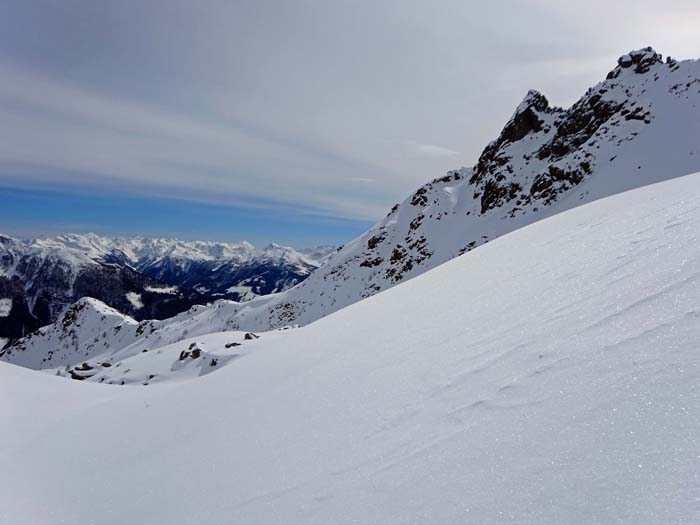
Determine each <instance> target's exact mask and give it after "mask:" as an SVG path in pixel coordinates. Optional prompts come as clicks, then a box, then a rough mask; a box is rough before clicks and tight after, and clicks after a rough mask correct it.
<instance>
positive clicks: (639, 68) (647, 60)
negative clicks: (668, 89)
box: [607, 47, 676, 80]
mask: <svg viewBox="0 0 700 525" xmlns="http://www.w3.org/2000/svg"><path fill="white" fill-rule="evenodd" d="M666 60H667V62H666V63H667V64H668V65H671V66H674V65H675V64H676V61H675V60H673V59H672V58H671V57H668V58H667V59H666ZM656 64H663V57H662V56H661V54H660V53H657V52H656V51H655V50H654V49H653V48H652V47H645V48H642V49H637V50H635V51H630V52H629V53H627V54H625V55H622V56H621V57H620V58H618V59H617V67H615V69H613V70H612V71H611V72H610V73H608V76H607V80H611V79H613V78H617V77H619V76H620V74H621V73H622V72H623V71H625V70H627V71H630V72H632V73H636V74H639V75H642V74H644V73H647V72H649V70H650V69H651V68H652V67H653V66H654V65H656Z"/></svg>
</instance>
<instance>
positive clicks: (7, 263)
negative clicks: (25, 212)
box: [0, 234, 335, 347]
mask: <svg viewBox="0 0 700 525" xmlns="http://www.w3.org/2000/svg"><path fill="white" fill-rule="evenodd" d="M334 251H335V248H334V247H330V246H320V247H317V248H312V249H309V250H301V251H300V250H296V249H294V248H290V247H285V246H279V245H276V244H270V245H269V246H267V247H265V248H262V249H259V248H256V247H255V246H253V245H252V244H250V243H248V242H245V241H243V242H238V243H222V242H209V241H181V240H176V239H147V238H143V237H134V238H108V237H100V236H97V235H94V234H84V235H82V234H81V235H78V234H69V235H61V236H58V237H52V238H39V239H31V240H20V239H14V238H11V237H7V236H1V235H0V338H3V339H4V340H5V341H7V340H10V339H15V338H19V337H22V336H23V335H25V334H26V333H29V332H31V331H33V330H36V329H37V328H39V327H40V326H43V325H46V324H49V323H51V322H53V321H55V320H56V318H57V317H58V316H59V315H60V314H61V313H62V312H63V311H64V310H65V308H66V307H67V306H68V305H70V304H72V303H74V302H75V301H77V300H78V299H80V298H82V297H94V298H97V299H99V300H100V301H103V302H104V303H106V304H107V305H109V306H111V307H113V308H115V309H116V310H118V311H120V312H122V313H124V314H128V315H129V316H131V317H133V318H135V319H139V320H140V319H164V318H167V317H171V316H173V315H175V314H177V313H179V312H182V311H184V310H187V309H188V308H189V307H191V306H192V305H195V304H206V303H208V302H212V301H214V300H216V299H221V298H226V299H231V300H235V301H247V300H250V299H253V298H255V297H258V296H260V295H267V294H271V293H277V292H281V291H284V290H287V289H288V288H291V287H293V286H294V285H296V284H298V283H299V282H301V281H303V280H304V279H306V278H307V277H308V276H309V275H310V274H311V272H313V271H314V270H315V269H316V268H318V267H319V266H320V265H321V264H323V261H324V260H325V258H327V257H328V255H329V254H330V253H332V252H334ZM0 343H1V341H0ZM3 345H4V343H2V344H0V347H1V346H3Z"/></svg>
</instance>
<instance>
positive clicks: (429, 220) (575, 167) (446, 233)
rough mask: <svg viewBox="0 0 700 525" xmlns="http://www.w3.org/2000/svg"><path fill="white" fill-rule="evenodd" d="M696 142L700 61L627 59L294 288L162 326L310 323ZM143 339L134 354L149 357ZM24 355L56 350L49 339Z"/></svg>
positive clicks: (28, 346)
mask: <svg viewBox="0 0 700 525" xmlns="http://www.w3.org/2000/svg"><path fill="white" fill-rule="evenodd" d="M698 137H700V61H698V60H687V61H681V62H677V61H675V60H673V59H670V58H669V59H667V60H666V61H665V62H664V61H663V60H662V58H661V55H659V54H658V53H656V52H655V51H654V50H652V49H651V48H646V49H642V50H638V51H633V52H630V53H629V54H627V55H624V56H622V57H620V59H619V60H618V65H617V66H616V67H615V68H614V69H613V70H612V71H611V72H610V73H609V74H608V76H607V78H606V79H605V80H604V81H602V82H600V83H599V84H597V85H596V86H594V87H592V88H590V89H589V90H588V91H587V92H586V93H585V94H584V95H583V96H582V97H581V99H580V100H579V101H577V102H576V103H575V104H574V105H573V106H572V107H571V108H569V109H566V110H565V109H561V108H556V107H551V106H550V105H549V103H548V102H547V100H546V98H545V97H544V96H543V95H541V94H539V93H537V92H534V91H531V92H529V93H528V94H527V95H526V97H525V99H524V100H523V101H522V103H521V104H519V105H518V107H517V108H516V110H515V112H514V114H513V116H512V118H511V119H510V120H509V121H508V122H507V123H506V125H505V127H504V128H503V131H502V132H501V134H500V135H499V137H498V138H497V139H496V140H494V141H493V142H492V143H491V144H489V145H488V146H487V147H486V148H485V149H484V151H483V153H482V155H481V156H480V158H479V160H478V162H477V163H476V166H475V167H473V168H462V169H460V170H456V171H453V172H450V173H448V174H447V175H446V176H445V177H442V178H439V179H435V180H433V181H432V182H430V183H428V184H426V185H424V186H423V187H421V188H419V189H418V190H417V191H416V192H414V193H413V194H412V195H410V196H409V197H408V198H407V199H406V200H404V201H403V202H402V203H400V204H397V205H396V206H394V207H393V208H392V209H391V211H390V212H389V213H388V215H387V216H386V217H385V218H384V219H383V220H382V221H381V222H379V223H378V224H377V225H376V226H374V227H373V228H371V229H370V230H369V231H368V232H366V233H365V234H364V235H362V236H360V237H359V238H357V239H355V240H353V241H352V242H349V243H347V244H346V245H345V246H343V247H342V249H340V250H339V251H337V252H336V253H333V254H332V255H330V256H329V257H328V258H327V259H326V261H325V264H324V265H323V266H322V267H321V268H319V269H318V270H317V271H315V272H314V273H313V274H311V276H310V277H309V278H308V279H306V280H304V281H303V282H301V283H300V284H298V285H297V286H295V287H293V288H291V289H289V290H287V291H285V292H282V293H278V294H273V295H269V296H265V297H259V298H255V299H253V300H251V301H248V302H245V303H237V302H230V301H227V302H218V303H216V304H215V305H213V306H212V307H210V308H209V309H207V308H201V309H200V308H198V309H194V310H193V311H191V312H186V313H183V314H181V315H179V316H177V317H176V318H174V319H172V320H167V321H164V322H160V323H156V324H155V325H156V326H158V327H159V330H165V331H167V332H168V333H170V334H172V330H174V329H173V328H172V327H174V326H180V325H179V323H181V322H183V321H186V322H187V323H188V324H189V325H192V326H195V325H197V324H201V325H202V326H209V327H211V330H235V331H238V330H245V331H265V330H272V329H276V328H281V327H285V326H290V325H297V324H299V325H305V324H308V323H310V322H313V321H316V320H317V319H320V318H322V317H324V316H326V315H328V314H330V313H332V312H335V311H337V310H339V309H341V308H344V307H346V306H348V305H350V304H353V303H355V302H357V301H360V300H362V299H364V298H367V297H370V296H372V295H374V294H376V293H378V292H381V291H383V290H386V289H388V288H391V287H393V286H394V285H396V284H398V283H400V282H403V281H406V280H408V279H411V278H413V277H416V276H417V275H420V274H422V273H424V272H426V271H428V270H430V269H432V268H435V267H436V266H438V265H440V264H443V263H444V262H446V261H448V260H450V259H452V258H454V257H456V256H458V255H460V254H463V253H466V252H468V251H470V250H472V249H474V248H475V247H477V246H480V245H483V244H484V243H486V242H489V241H491V240H493V239H495V238H497V237H499V236H501V235H504V234H506V233H508V232H511V231H513V230H516V229H518V228H520V227H522V226H525V225H528V224H530V223H533V222H535V221H538V220H541V219H543V218H545V217H548V216H551V215H554V214H556V213H559V212H561V211H564V210H567V209H570V208H573V207H575V206H578V205H580V204H583V203H585V202H588V201H592V200H595V199H599V198H601V197H604V196H606V195H611V194H615V193H619V192H622V191H625V190H628V189H631V188H636V187H639V186H644V185H647V184H650V183H653V182H656V181H660V180H664V179H669V178H673V177H678V176H681V175H685V174H688V173H692V172H695V171H698V170H700V141H699V140H698ZM58 329H59V330H60V327H59V328H58ZM175 331H177V329H175ZM141 339H142V341H141V342H139V343H130V344H135V345H136V346H138V345H140V346H141V347H143V348H147V347H148V345H149V344H150V343H149V342H148V340H147V339H146V338H145V337H141ZM67 344H68V345H69V346H70V345H72V343H67ZM107 344H108V345H110V346H111V345H113V343H112V342H111V341H107ZM19 345H20V346H21V347H22V348H23V349H25V350H24V351H26V352H32V351H37V352H39V353H43V352H44V350H42V349H45V348H47V345H46V344H45V343H44V342H42V337H41V335H39V336H38V337H35V338H34V339H33V340H32V341H31V343H28V342H26V341H22V342H20V343H19ZM70 348H72V346H70ZM32 349H34V350H32Z"/></svg>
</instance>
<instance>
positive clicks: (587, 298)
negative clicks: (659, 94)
mask: <svg viewBox="0 0 700 525" xmlns="http://www.w3.org/2000/svg"><path fill="white" fill-rule="evenodd" d="M663 67H666V66H663ZM657 177H658V178H664V177H665V175H662V174H659V175H657ZM590 188H591V191H592V189H593V186H592V185H591V186H590ZM698 202H700V174H698V175H691V176H686V177H679V178H674V179H673V180H668V181H666V182H662V183H660V184H655V185H650V186H646V187H643V188H641V189H636V190H633V191H628V192H625V193H622V194H619V195H616V196H613V197H609V198H605V199H602V200H598V201H596V202H593V203H590V204H586V205H584V206H580V207H577V208H576V209H572V210H569V211H566V212H564V213H561V214H559V215H557V216H554V217H550V218H547V219H546V220H542V221H539V222H537V223H536V224H532V225H529V226H527V227H524V228H521V229H518V230H517V231H514V232H512V233H510V234H508V235H504V236H501V237H500V238H498V239H495V240H493V241H491V242H489V243H488V244H487V245H485V246H479V247H478V248H477V249H474V250H472V251H470V252H469V253H467V254H465V255H464V256H462V257H458V258H455V259H454V260H452V261H449V262H447V263H445V264H443V265H441V266H439V267H437V268H435V269H433V270H432V271H430V272H427V273H424V274H423V275H421V276H419V277H417V278H415V279H411V280H410V281H407V282H405V283H403V284H402V285H401V286H397V287H395V288H392V289H391V290H387V291H385V292H384V293H381V294H377V295H375V296H374V297H371V298H368V299H367V300H364V301H361V302H358V303H357V304H354V305H352V306H349V307H348V308H345V309H343V310H341V311H338V312H336V313H334V314H332V315H329V316H327V317H326V318H324V319H321V320H319V321H317V322H315V323H312V324H310V325H309V326H305V327H302V328H299V329H291V330H284V331H279V332H271V333H262V334H256V335H258V336H259V338H257V339H256V338H254V337H253V336H250V338H249V339H245V337H244V336H243V337H242V334H237V333H226V332H225V333H220V334H208V335H206V337H204V334H203V336H202V337H200V336H199V335H197V334H194V335H193V337H194V339H195V340H193V341H192V342H194V343H195V345H194V346H191V345H192V342H189V340H188V342H187V344H183V343H180V344H176V345H175V346H171V347H167V348H166V347H165V346H162V347H160V349H162V350H163V352H162V353H161V354H152V352H154V350H155V349H156V348H159V347H158V345H157V344H154V345H153V346H152V347H151V349H149V350H148V351H147V352H140V353H135V354H133V356H132V357H131V358H124V356H120V357H119V358H120V359H122V358H123V359H122V362H123V363H124V364H123V365H122V367H126V366H127V363H128V362H129V360H130V359H131V360H132V361H131V363H133V364H134V366H133V367H132V369H133V370H138V371H139V373H141V372H143V371H145V368H143V367H141V368H139V366H141V365H142V364H143V362H139V361H137V360H139V359H150V360H151V365H153V366H156V365H158V366H160V367H161V368H160V370H169V369H171V367H172V373H173V374H176V373H179V372H180V371H181V370H183V369H184V367H190V368H188V369H187V370H190V372H188V376H189V377H191V376H193V375H196V376H198V375H201V374H199V372H198V370H201V369H202V368H204V367H205V366H207V365H208V363H210V362H211V359H212V356H215V355H223V353H224V352H226V351H227V350H232V351H234V352H235V353H236V354H237V356H236V357H235V358H231V359H230V360H228V361H227V363H226V364H224V365H223V366H221V367H217V370H215V371H214V372H213V373H208V374H206V375H203V376H202V377H198V378H197V379H192V380H188V381H168V382H164V383H158V382H157V381H156V382H154V383H153V384H149V386H145V387H144V386H134V387H118V386H109V385H105V384H101V385H100V384H94V383H92V382H90V381H82V382H79V381H67V380H65V379H63V378H61V377H53V376H52V375H49V374H44V373H37V372H35V371H32V370H27V369H25V368H21V367H17V366H13V365H11V364H8V363H0V385H2V386H1V387H0V388H2V392H3V395H2V396H0V416H1V417H2V420H3V421H4V422H5V423H6V428H7V429H8V430H9V431H4V432H1V433H0V450H1V451H2V453H1V454H0V472H2V473H3V474H2V475H3V477H4V479H6V480H8V482H7V483H5V484H4V487H3V490H2V491H0V522H2V523H12V524H14V525H23V524H32V525H33V524H36V523H61V522H65V523H93V522H98V523H101V524H106V525H109V524H121V523H140V522H143V521H144V520H147V521H148V522H150V523H268V524H269V523H318V524H326V523H455V524H457V523H465V522H468V523H494V522H515V523H570V522H580V523H583V522H585V523H617V522H625V523H693V522H695V521H696V520H697V517H698V513H699V512H700V507H699V506H698V499H697V494H698V492H699V491H700V480H699V479H698V476H697V473H698V468H699V466H700V459H699V458H700V445H698V439H697V437H698V434H699V432H700V360H699V359H698V346H697V341H698V340H699V339H700V323H698V316H700V310H699V307H698V305H699V304H700V300H699V299H700V297H699V292H698V290H700V286H699V285H700V254H699V253H698V250H697V246H698V245H699V244H700V206H698ZM86 308H87V307H86ZM100 308H101V307H100V306H99V304H97V303H95V304H93V305H92V310H91V311H93V312H94V311H99V310H100ZM220 309H221V308H220ZM204 310H206V311H207V312H209V313H208V314H207V315H209V316H210V317H209V318H208V319H210V320H211V321H212V322H211V323H210V325H209V327H208V328H209V329H210V331H215V330H217V329H218V326H217V325H216V323H215V322H213V320H214V317H213V314H212V313H211V309H204ZM204 310H203V311H204ZM86 311H87V310H86ZM91 315H92V314H91ZM100 315H105V316H110V312H108V311H104V310H102V311H101V313H100ZM86 319H87V317H86ZM181 321H183V322H185V323H186V322H187V321H186V320H185V319H184V318H183V319H181ZM109 323H110V325H109V326H110V327H116V326H119V325H120V323H121V325H122V326H123V328H122V329H121V330H122V331H124V333H127V332H130V331H134V330H136V329H137V327H138V326H139V325H138V324H137V323H134V324H132V323H131V322H129V321H128V320H127V319H123V318H122V319H120V318H118V317H116V316H111V317H110V318H109ZM192 326H193V327H195V326H196V329H204V328H203V325H202V324H201V323H199V324H196V325H195V324H193V325H192ZM144 330H146V328H144ZM125 337H126V336H125ZM198 338H199V339H198ZM163 342H165V341H163ZM231 343H240V344H241V346H240V347H233V346H232V347H230V348H229V349H226V345H227V344H231ZM245 344H249V345H250V346H249V347H246V346H245ZM190 346H191V348H190ZM246 348H247V349H246ZM194 350H199V353H198V356H197V357H193V356H192V354H191V353H192V352H193V351H194ZM101 352H102V357H100V359H103V360H104V359H106V356H107V355H108V354H106V353H105V350H102V351H101ZM182 352H190V355H188V356H185V357H184V359H182V360H179V358H180V356H181V355H182ZM205 352H207V355H206V356H204V353H205ZM151 354H152V355H151ZM166 354H169V355H170V356H171V362H170V363H169V364H168V365H167V366H166V364H165V356H166ZM95 355H97V354H95ZM191 363H194V364H191ZM108 369H109V370H115V369H114V366H112V367H108ZM103 370H106V369H103ZM100 373H102V372H100ZM120 375H121V376H123V377H125V378H130V377H133V376H132V375H130V373H127V372H126V371H124V370H120V371H119V373H116V372H115V374H114V375H113V376H112V379H116V378H118V377H119V376H120Z"/></svg>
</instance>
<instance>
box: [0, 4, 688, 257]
mask: <svg viewBox="0 0 700 525" xmlns="http://www.w3.org/2000/svg"><path fill="white" fill-rule="evenodd" d="M699 24H700V4H698V2H697V1H688V0H676V1H674V2H671V3H666V4H664V6H663V9H659V7H658V2H656V1H650V0H618V1H616V2H608V1H602V0H586V1H583V0H571V1H568V2H560V1H554V0H529V1H527V2H526V1H521V0H503V1H502V2H484V1H464V0H437V1H435V2H425V1H418V0H372V1H369V0H366V1H358V2H335V1H327V0H323V1H321V0H302V1H299V2H286V1H281V0H280V1H274V0H259V1H243V0H234V1H229V2H221V1H218V0H200V1H198V2H191V1H189V0H149V1H142V0H104V1H100V2H94V1H91V0H5V1H3V2H0V78H2V82H0V188H2V193H1V194H0V197H1V198H2V199H3V203H2V207H1V208H2V209H1V210H0V220H1V221H2V222H1V223H0V231H5V232H9V233H15V234H17V233H20V232H22V235H40V234H52V233H57V232H62V231H92V230H94V231H96V233H102V234H127V233H129V234H130V233H135V234H136V233H138V234H144V235H159V236H160V235H164V236H173V237H175V236H176V237H188V238H192V237H201V238H206V239H221V240H234V239H241V238H244V239H248V240H250V241H252V242H256V243H266V242H269V241H276V242H284V243H289V244H295V245H300V246H301V245H311V244H319V243H326V242H332V243H343V242H345V241H347V240H349V239H350V238H352V237H354V236H355V235H357V234H359V233H361V231H362V230H363V229H364V228H366V227H367V226H368V225H369V224H371V223H373V222H374V221H376V220H378V219H379V218H381V217H382V216H383V215H384V214H385V213H386V212H387V210H388V209H389V208H390V207H391V206H392V205H393V204H394V203H395V202H398V201H401V200H403V199H404V198H405V197H406V196H407V195H408V194H409V193H410V192H412V191H413V190H414V189H415V188H416V187H418V186H419V185H421V184H423V183H424V182H425V181H427V180H430V179H433V178H435V177H438V176H441V175H442V174H443V173H444V172H445V171H447V170H449V169H453V168H458V167H461V166H469V165H472V164H473V163H474V162H476V160H477V159H478V156H479V154H480V152H481V150H482V149H483V147H484V146H485V145H486V144H487V143H488V142H489V141H490V140H492V139H493V138H495V137H496V135H497V134H498V132H499V131H500V129H501V128H502V126H503V124H504V123H505V122H506V121H507V120H508V118H509V117H510V115H511V114H512V111H513V110H514V108H515V107H516V105H517V104H518V102H519V101H520V100H521V99H522V97H523V96H524V94H525V93H527V91H528V90H529V89H532V88H534V89H539V90H540V91H542V92H543V93H544V94H545V95H546V96H547V97H548V98H549V99H550V101H551V102H552V103H553V104H556V105H562V106H565V105H568V104H570V103H571V102H573V101H574V100H576V99H577V98H578V97H579V96H580V95H581V94H582V93H583V92H584V91H585V90H586V88H587V87H588V86H590V85H592V84H594V83H595V82H597V81H599V80H601V79H602V78H604V76H605V74H606V73H607V72H608V71H609V70H610V69H612V67H613V66H614V65H615V61H616V59H617V57H618V56H619V55H621V54H623V53H626V52H627V51H629V50H630V49H636V48H640V47H643V46H647V45H652V46H654V47H655V48H656V49H657V51H659V52H661V53H663V54H671V55H673V56H674V57H676V58H680V59H683V58H696V57H698V56H700V40H698V39H697V27H698V25H699ZM49 194H50V195H51V198H50V199H47V195H49ZM101 210H106V211H101Z"/></svg>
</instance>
